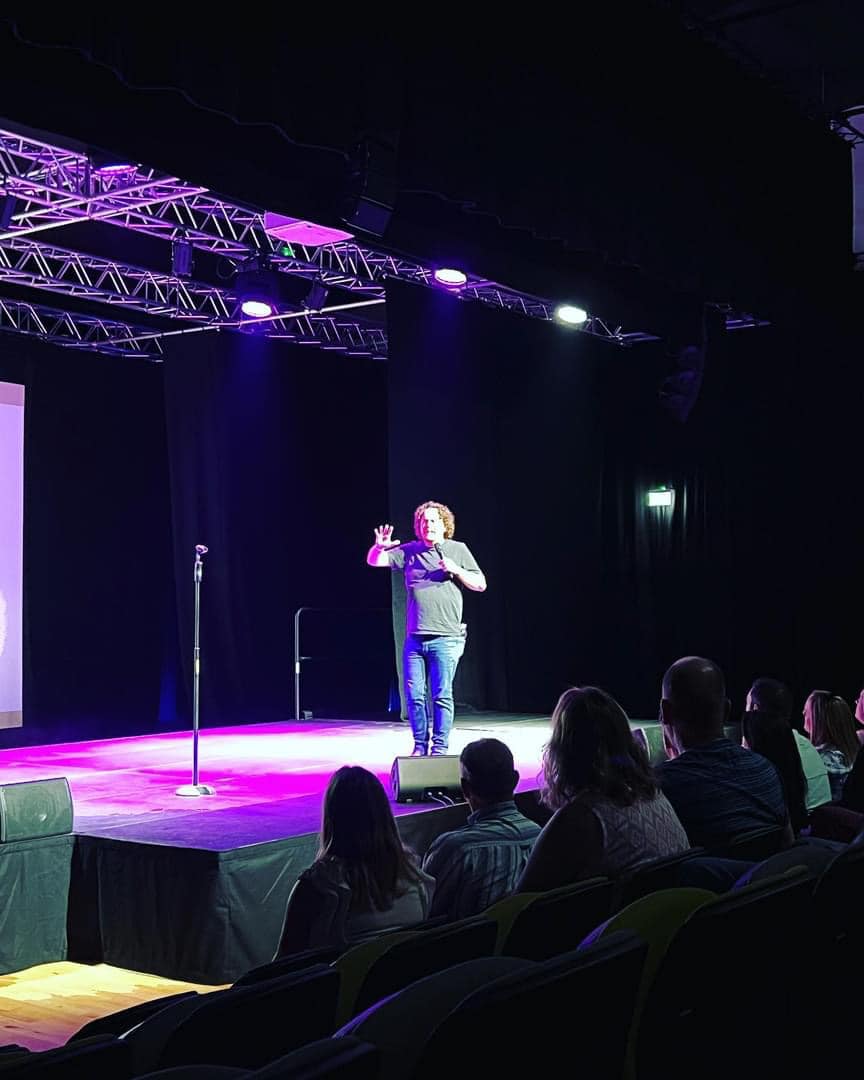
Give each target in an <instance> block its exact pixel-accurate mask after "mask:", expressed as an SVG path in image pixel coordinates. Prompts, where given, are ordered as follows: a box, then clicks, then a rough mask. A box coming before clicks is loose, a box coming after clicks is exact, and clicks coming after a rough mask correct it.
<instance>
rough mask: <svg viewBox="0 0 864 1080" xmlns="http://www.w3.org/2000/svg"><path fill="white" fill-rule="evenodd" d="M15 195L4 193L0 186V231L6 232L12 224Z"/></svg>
mask: <svg viewBox="0 0 864 1080" xmlns="http://www.w3.org/2000/svg"><path fill="white" fill-rule="evenodd" d="M15 202H16V199H15V196H14V195H9V194H8V193H4V192H3V189H2V188H0V232H6V230H7V229H8V228H9V226H10V225H11V224H12V215H13V214H14V213H15Z"/></svg>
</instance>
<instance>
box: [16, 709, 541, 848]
mask: <svg viewBox="0 0 864 1080" xmlns="http://www.w3.org/2000/svg"><path fill="white" fill-rule="evenodd" d="M548 735H549V720H548V718H545V717H538V716H513V715H502V714H486V713H471V714H466V715H463V716H457V719H456V723H455V725H454V728H453V732H452V735H451V740H450V751H451V753H454V754H458V753H459V752H460V751H461V749H462V747H463V746H465V744H466V743H468V742H471V741H472V740H473V739H479V738H483V737H484V736H494V737H495V738H499V739H501V740H502V741H504V742H506V743H507V745H508V746H509V747H510V749H511V750H512V751H513V756H514V758H515V760H516V766H517V768H518V769H519V772H520V774H521V781H520V784H519V789H520V790H527V789H531V788H535V787H536V786H537V779H536V778H537V774H538V772H539V769H540V756H541V752H542V747H543V744H544V743H545V741H546V739H547V738H548ZM410 749H411V736H410V733H409V730H408V727H407V725H405V724H402V723H386V722H378V723H376V722H365V723H363V722H355V721H349V720H338V719H321V720H314V721H305V722H303V723H300V724H295V723H293V722H292V723H277V724H257V725H247V726H239V727H223V728H204V729H203V730H202V731H201V736H200V742H199V766H200V779H201V781H202V782H203V783H206V784H210V785H212V786H213V787H214V788H215V789H216V794H215V795H213V796H204V797H201V798H198V799H187V798H183V797H180V796H177V795H175V794H174V792H175V790H176V788H178V787H179V786H180V785H181V784H185V783H189V782H190V780H191V772H192V737H191V733H190V732H188V731H185V732H171V733H167V734H162V735H144V736H138V737H136V738H128V739H105V740H100V741H95V742H76V743H58V744H55V745H51V746H36V747H20V748H15V749H9V750H3V751H0V783H3V784H9V783H19V782H21V781H26V780H41V779H46V778H48V777H53V776H66V777H67V778H68V780H69V785H70V788H71V790H72V799H73V804H74V808H75V832H76V833H79V834H82V835H87V836H97V837H106V838H111V839H117V840H130V841H135V842H138V843H147V844H164V845H170V846H179V847H193V848H198V849H204V850H210V851H229V850H233V849H235V848H239V847H244V846H247V845H251V844H259V843H263V842H267V841H272V840H280V839H287V838H289V837H296V836H301V835H305V834H308V833H313V832H317V830H318V826H319V820H320V808H321V796H322V794H323V792H324V789H325V787H326V785H327V782H328V780H329V778H330V775H331V773H333V771H334V770H335V769H338V768H339V767H340V766H342V765H363V766H365V767H366V768H368V769H370V770H371V771H373V772H375V773H376V774H377V775H378V776H379V777H380V778H381V780H382V781H383V782H384V783H385V786H387V787H388V791H389V773H390V766H391V764H392V762H393V758H394V757H396V756H399V755H405V754H408V753H410ZM430 809H434V807H431V806H418V805H411V806H399V805H395V804H394V811H395V813H396V814H397V815H403V814H416V813H422V812H428V810H430Z"/></svg>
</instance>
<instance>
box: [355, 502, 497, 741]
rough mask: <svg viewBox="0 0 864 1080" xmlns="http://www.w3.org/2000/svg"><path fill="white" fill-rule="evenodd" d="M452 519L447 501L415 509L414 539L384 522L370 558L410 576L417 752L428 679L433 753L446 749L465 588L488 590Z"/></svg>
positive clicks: (408, 691) (461, 646)
mask: <svg viewBox="0 0 864 1080" xmlns="http://www.w3.org/2000/svg"><path fill="white" fill-rule="evenodd" d="M454 529H455V519H454V517H453V514H452V512H451V511H450V509H449V508H448V507H446V506H444V505H443V504H442V503H437V502H424V503H422V504H421V505H420V506H418V507H417V509H416V510H415V511H414V533H415V535H416V536H417V539H416V540H415V541H412V542H411V543H408V544H400V543H399V541H398V540H394V539H393V526H392V525H379V526H378V528H377V529H376V530H375V543H374V544H373V545H372V547H371V548H370V549H369V554H368V555H367V556H366V562H367V563H368V564H369V565H370V566H387V567H390V568H391V569H393V570H401V571H403V573H404V575H405V589H406V592H407V596H408V605H407V612H406V620H405V647H404V650H403V653H402V665H403V682H404V685H405V700H406V704H407V706H408V719H409V721H410V723H411V730H412V731H413V733H414V751H413V752H414V754H415V755H426V754H428V753H429V752H430V745H429V742H430V739H429V719H428V716H427V712H426V680H427V676H428V680H429V687H430V690H431V694H432V738H431V752H432V753H433V754H446V753H447V746H448V743H449V739H450V729H451V727H452V726H453V676H454V675H455V674H456V668H457V666H458V664H459V660H460V658H461V656H462V653H463V652H464V651H465V635H466V627H465V623H463V622H462V590H461V588H460V586H464V587H465V588H466V589H471V590H472V592H484V591H485V589H486V578H485V576H484V574H483V571H482V570H481V569H480V567H479V566H478V565H477V563H476V561H475V559H474V556H473V555H472V554H471V552H470V551H469V549H468V546H467V545H466V544H463V543H461V542H460V541H458V540H454V539H453V532H454Z"/></svg>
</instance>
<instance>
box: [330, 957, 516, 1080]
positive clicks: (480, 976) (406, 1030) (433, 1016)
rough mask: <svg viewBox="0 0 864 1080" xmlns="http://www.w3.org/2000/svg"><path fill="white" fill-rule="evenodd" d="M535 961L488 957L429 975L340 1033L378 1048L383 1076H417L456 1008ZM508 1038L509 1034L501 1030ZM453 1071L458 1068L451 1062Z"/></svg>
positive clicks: (339, 1032) (359, 1017)
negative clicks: (427, 1051) (426, 1052)
mask: <svg viewBox="0 0 864 1080" xmlns="http://www.w3.org/2000/svg"><path fill="white" fill-rule="evenodd" d="M534 966H535V965H534V964H533V963H532V962H531V961H530V960H521V959H519V958H517V957H512V956H489V957H484V958H483V959H481V960H468V961H466V962H465V963H464V964H457V965H456V966H455V967H451V968H447V969H446V970H445V971H439V972H436V973H435V974H434V975H427V977H426V978H425V979H418V980H417V982H414V983H411V985H410V986H406V987H405V989H404V990H399V991H397V992H396V993H395V994H392V995H391V996H390V997H388V998H385V999H384V1000H383V1001H378V1002H376V1003H375V1004H374V1005H372V1006H370V1007H369V1008H368V1009H366V1010H365V1011H364V1012H362V1013H360V1014H359V1015H358V1016H356V1017H355V1018H354V1019H353V1020H350V1021H349V1022H348V1023H347V1024H346V1025H345V1026H344V1027H343V1028H341V1029H340V1030H339V1031H337V1032H336V1035H337V1036H338V1037H340V1038H341V1037H342V1036H344V1035H352V1036H354V1037H355V1038H358V1039H362V1040H363V1041H364V1042H370V1043H372V1044H373V1045H375V1046H377V1047H378V1049H379V1051H380V1053H381V1066H380V1073H379V1075H380V1077H382V1080H388V1078H391V1077H392V1078H396V1077H399V1078H401V1077H410V1076H413V1075H414V1071H415V1069H416V1067H417V1062H418V1061H419V1059H420V1057H421V1056H422V1054H423V1050H424V1048H425V1046H426V1044H427V1043H428V1041H429V1039H430V1037H431V1035H432V1033H433V1032H434V1031H436V1030H437V1028H438V1026H439V1025H440V1024H441V1023H442V1021H443V1020H444V1019H445V1018H446V1017H447V1016H448V1015H449V1014H450V1013H451V1012H452V1011H453V1009H454V1008H455V1007H456V1006H457V1005H458V1004H459V1002H460V1001H462V1000H463V999H464V998H466V997H467V996H468V995H469V994H471V993H473V991H475V990H479V989H480V988H481V987H483V986H487V985H488V984H489V983H491V982H493V981H494V980H495V979H499V978H501V977H502V976H504V975H510V974H512V973H513V972H528V971H530V970H531V969H532V968H533V967H534ZM499 1035H500V1037H503V1038H506V1037H507V1034H505V1033H499ZM450 1071H451V1072H452V1071H453V1063H452V1062H451V1065H450Z"/></svg>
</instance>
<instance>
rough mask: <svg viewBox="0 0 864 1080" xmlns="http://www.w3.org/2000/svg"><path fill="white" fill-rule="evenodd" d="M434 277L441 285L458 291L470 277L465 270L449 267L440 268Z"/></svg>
mask: <svg viewBox="0 0 864 1080" xmlns="http://www.w3.org/2000/svg"><path fill="white" fill-rule="evenodd" d="M433 276H434V278H435V280H436V281H437V282H438V284H439V285H446V286H447V288H448V289H458V288H460V287H461V286H462V285H464V284H465V282H466V281H467V280H468V275H467V274H466V273H465V271H464V270H457V269H455V268H454V267H449V266H441V267H439V268H438V269H437V270H436V271H435V272H434V275H433Z"/></svg>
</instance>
